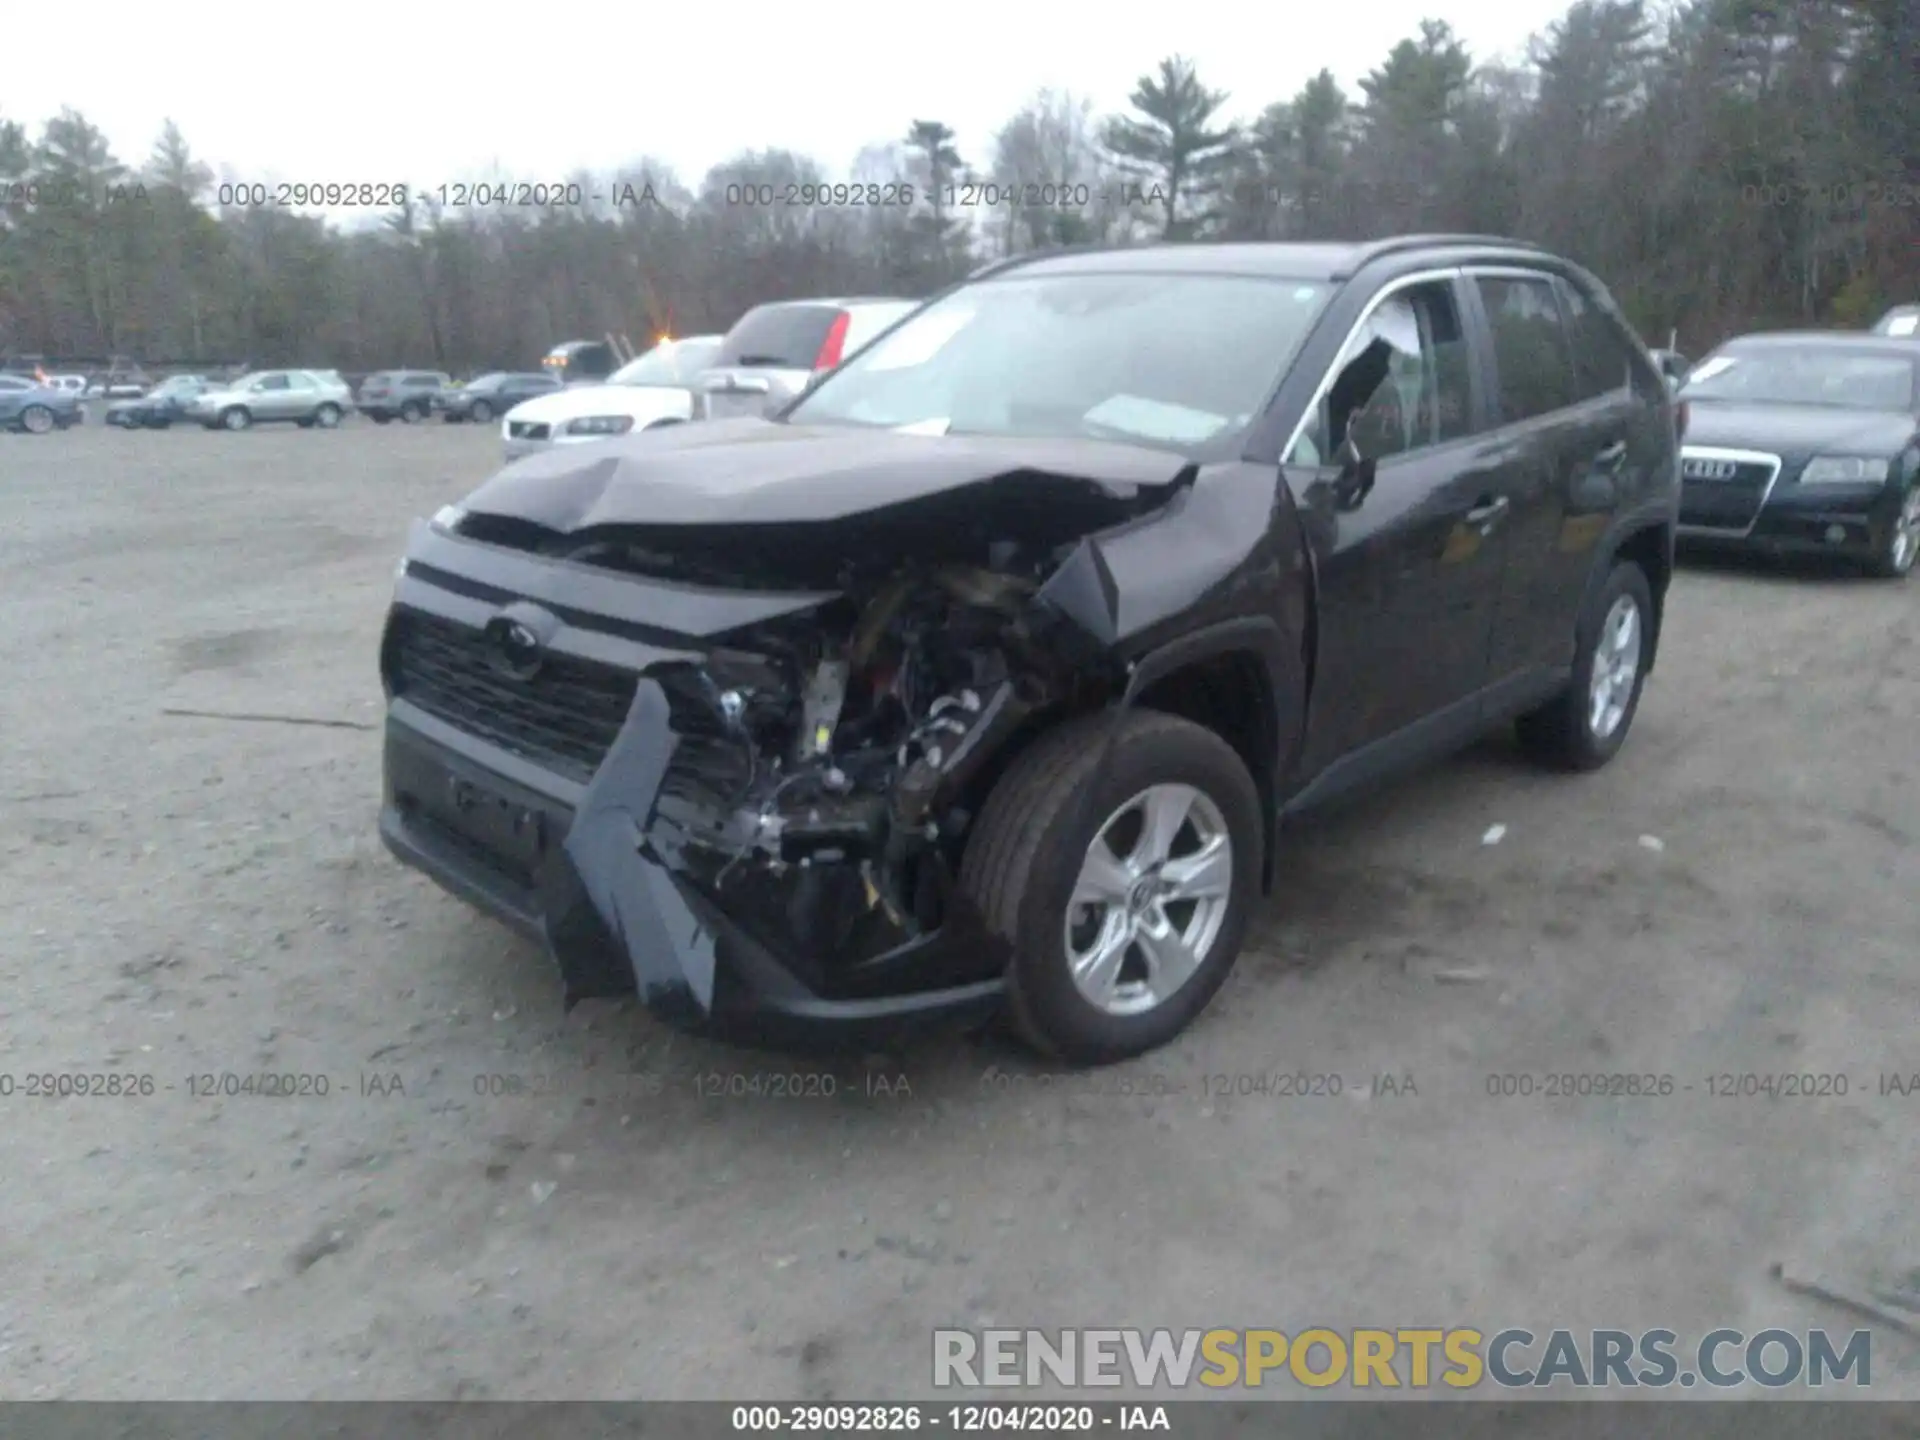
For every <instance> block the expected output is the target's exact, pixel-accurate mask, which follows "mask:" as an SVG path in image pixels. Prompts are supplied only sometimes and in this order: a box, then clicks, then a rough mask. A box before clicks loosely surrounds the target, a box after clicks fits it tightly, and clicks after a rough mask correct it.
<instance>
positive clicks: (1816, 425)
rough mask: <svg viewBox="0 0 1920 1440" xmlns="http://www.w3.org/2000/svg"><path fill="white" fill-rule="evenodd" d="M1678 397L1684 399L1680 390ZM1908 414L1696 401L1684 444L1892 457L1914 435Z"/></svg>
mask: <svg viewBox="0 0 1920 1440" xmlns="http://www.w3.org/2000/svg"><path fill="white" fill-rule="evenodd" d="M1680 398H1681V399H1682V400H1685V399H1686V398H1687V394H1686V392H1685V391H1684V390H1683V391H1681V392H1680ZM1914 429H1915V421H1914V418H1913V417H1912V416H1911V415H1902V414H1898V413H1895V412H1884V413H1883V412H1881V411H1878V410H1842V409H1839V408H1837V407H1834V406H1826V405H1734V404H1729V403H1728V402H1726V401H1724V400H1695V401H1693V402H1692V404H1691V414H1690V415H1689V417H1688V420H1687V434H1686V439H1685V440H1684V441H1682V444H1683V445H1688V446H1694V445H1700V446H1714V447H1720V448H1725V449H1733V450H1764V451H1768V452H1770V453H1772V454H1775V455H1782V456H1785V457H1787V458H1788V459H1803V458H1805V457H1807V456H1810V455H1815V454H1820V455H1870V456H1882V455H1884V456H1892V455H1896V454H1898V453H1899V452H1900V449H1901V447H1902V446H1903V445H1905V444H1906V442H1907V441H1908V440H1909V439H1911V438H1912V437H1913V432H1914Z"/></svg>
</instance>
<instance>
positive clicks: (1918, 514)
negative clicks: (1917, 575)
mask: <svg viewBox="0 0 1920 1440" xmlns="http://www.w3.org/2000/svg"><path fill="white" fill-rule="evenodd" d="M1915 556H1920V484H1916V485H1915V486H1914V488H1913V491H1912V493H1911V494H1909V495H1908V496H1907V500H1906V503H1905V504H1904V505H1902V506H1901V507H1900V514H1899V517H1898V518H1897V519H1895V521H1894V522H1893V542H1892V550H1891V553H1890V554H1889V555H1888V557H1887V558H1888V559H1889V560H1890V561H1892V564H1893V573H1894V574H1896V575H1904V574H1906V573H1907V572H1908V571H1909V570H1911V569H1912V568H1913V561H1914V557H1915Z"/></svg>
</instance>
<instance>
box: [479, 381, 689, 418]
mask: <svg viewBox="0 0 1920 1440" xmlns="http://www.w3.org/2000/svg"><path fill="white" fill-rule="evenodd" d="M507 413H508V415H509V416H511V418H513V419H515V420H530V421H532V422H534V423H535V424H546V425H558V424H561V423H563V422H565V421H568V420H579V419H583V418H585V417H586V416H589V415H630V416H632V417H633V420H634V423H635V424H637V425H646V424H650V423H651V422H653V421H655V420H667V419H674V420H685V419H687V418H689V417H690V416H691V415H692V414H693V392H692V391H690V390H682V389H680V388H678V387H677V386H672V385H580V386H576V387H574V388H572V389H570V390H556V391H555V392H554V393H553V394H551V395H536V396H535V397H534V398H533V399H531V400H523V401H521V402H520V403H519V404H518V405H516V406H514V407H513V409H512V410H510V411H508V412H507Z"/></svg>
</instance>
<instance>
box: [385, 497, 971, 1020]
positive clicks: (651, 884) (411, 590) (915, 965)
mask: <svg viewBox="0 0 1920 1440" xmlns="http://www.w3.org/2000/svg"><path fill="white" fill-rule="evenodd" d="M395 599H396V607H395V612H394V618H393V619H392V620H390V622H389V628H388V636H387V641H386V645H385V647H384V654H383V665H385V666H386V667H387V671H388V679H389V683H390V690H391V699H390V702H389V709H388V717H387V727H386V753H385V796H384V803H383V807H382V812H381V817H380V832H381V836H382V838H383V840H384V841H385V843H386V845H387V847H388V848H389V849H390V850H391V851H392V852H393V853H394V854H395V855H396V856H397V857H398V858H399V859H401V860H402V861H404V862H405V863H407V864H408V865H411V866H413V867H415V868H417V869H419V870H421V871H423V872H424V873H426V874H427V875H428V876H430V877H431V878H433V879H434V880H436V881H437V882H438V883H439V884H441V885H442V886H443V887H445V888H446V889H447V890H449V891H451V892H452V893H454V894H455V895H457V896H459V897H461V898H462V899H465V900H467V901H468V902H470V903H471V904H473V905H475V906H476V907H478V908H480V909H482V910H484V911H486V912H488V913H490V914H492V915H494V916H495V917H497V918H499V919H500V920H503V921H504V922H506V923H507V924H508V925H509V926H511V927H512V928H514V929H515V930H517V931H519V932H520V933H521V934H523V935H525V936H527V937H529V938H531V939H533V940H534V941H536V942H537V943H539V944H541V945H542V946H543V947H544V948H545V949H546V950H547V951H548V952H549V953H550V955H551V956H552V958H553V960H554V961H555V963H556V964H557V966H558V969H559V971H560V974H561V977H562V979H563V982H564V985H565V991H566V999H567V1002H568V1004H570V1005H571V1004H572V1003H575V1002H577V1001H579V1000H583V999H589V998H600V997H615V996H621V995H630V994H638V996H639V997H640V999H641V1000H642V1001H643V1002H644V1003H645V1004H646V1005H647V1007H648V1008H649V1009H650V1010H652V1011H653V1012H654V1013H655V1014H656V1015H657V1016H659V1017H660V1018H661V1019H662V1020H665V1021H667V1022H668V1023H671V1024H674V1025H676V1026H679V1027H681V1028H684V1029H688V1030H693V1031H697V1032H700V1033H707V1034H712V1035H715V1036H716V1037H719V1038H723V1039H729V1040H737V1041H742V1042H746V1043H755V1044H768V1045H777V1046H782V1047H785V1046H801V1045H809V1044H815V1043H869V1042H872V1041H876V1040H879V1039H883V1038H885V1037H888V1036H892V1035H896V1034H898V1033H900V1032H902V1031H904V1030H911V1029H916V1028H922V1027H927V1026H932V1025H964V1024H971V1023H977V1022H979V1021H984V1020H985V1019H986V1018H988V1017H989V1016H990V1015H991V1014H992V1013H993V1012H994V1010H995V1009H997V1007H998V1005H999V1003H1000V1000H1001V995H1002V982H1001V980H1000V976H1001V975H1002V973H1003V972H1004V970H1005V966H1006V956H1005V954H1004V953H1002V947H1000V946H999V945H998V944H997V942H994V941H993V940H991V939H990V938H989V936H988V935H987V934H986V932H985V930H984V927H982V926H981V925H980V924H979V923H978V921H977V919H976V918H975V917H974V916H972V915H971V914H970V913H969V912H968V909H967V907H966V906H965V904H964V902H963V901H961V900H960V898H959V897H958V895H957V894H956V893H955V892H954V891H953V890H952V889H951V888H950V887H942V893H941V896H940V900H941V904H940V914H939V923H938V924H937V925H935V926H927V925H923V924H916V923H915V921H914V920H913V918H912V917H910V916H908V915H903V914H900V913H898V910H897V908H896V907H894V906H893V905H891V904H886V903H876V899H877V897H876V896H875V894H874V891H873V888H872V885H871V883H870V881H868V880H867V879H865V878H864V877H863V876H862V875H861V873H860V872H859V871H858V870H857V869H856V868H855V867H853V866H851V865H845V864H842V865H826V864H821V865H809V864H807V863H805V862H804V861H802V862H800V863H795V864H771V865H770V864H768V863H766V862H765V861H764V860H763V859H760V858H755V859H752V860H747V861H744V862H743V861H742V860H741V858H740V856H739V855H738V854H735V855H734V856H733V857H732V858H731V859H729V858H728V856H727V854H726V853H725V852H724V851H722V850H720V849H717V848H715V847H713V846H711V845H708V844H705V843H704V842H703V839H702V836H701V835H700V834H699V833H698V832H699V831H700V829H701V828H702V826H703V825H712V826H715V827H718V826H721V825H724V824H725V823H728V817H726V816H724V815H723V814H722V813H721V812H722V807H720V806H718V805H709V804H703V803H701V800H700V792H699V789H698V786H697V784H694V785H690V784H689V778H690V777H691V776H693V775H694V774H695V772H696V771H697V769H698V767H697V766H696V765H693V764H691V763H690V760H691V755H690V751H691V749H692V748H694V747H696V746H697V741H695V740H690V739H689V738H688V737H686V736H684V735H682V734H680V733H677V731H676V727H675V724H674V721H673V714H672V705H671V702H670V699H669V695H668V692H667V690H666V689H665V688H663V686H662V685H661V684H660V683H659V682H658V681H656V680H655V679H653V678H651V676H652V673H654V672H655V671H656V670H657V667H659V666H660V665H662V664H663V663H671V662H672V661H674V660H675V659H677V658H682V657H683V656H684V655H685V654H686V653H687V652H686V651H685V650H683V649H681V648H679V647H683V646H687V645H689V644H691V643H692V642H694V641H697V640H699V639H700V638H702V635H703V633H711V632H716V631H719V630H723V629H726V628H730V627H732V626H735V625H738V624H740V623H744V622H745V621H749V620H751V619H752V618H754V616H753V615H752V614H751V613H748V612H752V611H755V610H759V611H765V612H767V613H774V612H777V611H778V610H780V609H781V608H782V607H786V608H794V607H798V606H803V605H805V604H806V603H808V601H809V597H805V596H797V597H781V596H766V595H735V596H730V597H721V596H716V595H715V593H714V592H711V591H708V592H700V591H696V590H692V589H691V588H687V587H674V586H668V585H664V584H656V583H653V582H647V581H636V580H634V579H632V578H630V577H625V576H604V577H602V576H592V577H583V576H582V575H581V574H580V572H579V570H578V569H576V568H573V567H565V566H561V565H558V564H555V563H553V562H550V561H547V560H544V559H542V558H540V557H538V556H534V555H528V554H520V553H516V552H512V551H508V550H505V549H500V548H496V547H493V546H488V545H484V544H479V543H475V542H470V541H466V540H464V539H461V538H457V537H454V536H450V535H447V534H445V533H444V532H441V531H438V530H434V529H431V528H430V527H426V526H422V527H420V528H418V529H417V530H416V531H415V534H414V537H413V543H412V545H411V546H410V549H409V563H408V565H407V567H405V569H404V570H403V573H402V575H401V577H400V579H399V582H398V590H397V593H396V597H395ZM583 605H584V606H585V607H586V608H584V609H583V608H582V607H583ZM548 606H551V608H550V609H549V608H546V607H548ZM503 614H504V615H524V617H525V619H526V620H527V622H529V623H530V624H532V625H533V627H534V628H535V629H538V630H541V631H542V632H543V633H541V635H540V639H541V641H542V642H543V644H544V647H545V653H546V655H547V656H548V672H549V673H548V675H547V677H546V678H545V679H544V681H543V683H544V684H545V686H546V690H547V692H549V694H548V697H547V698H541V699H536V698H535V697H536V691H537V690H538V687H528V686H526V684H525V682H524V681H521V680H516V679H515V678H514V677H513V676H511V675H509V674H507V673H504V671H502V672H500V673H497V674H488V673H483V672H482V671H481V670H480V669H478V668H477V662H475V663H469V662H468V661H463V660H461V659H460V658H459V656H458V654H457V653H456V650H455V648H454V647H455V643H456V641H458V642H460V643H467V642H471V641H472V640H474V638H475V637H484V636H487V635H489V634H493V635H498V634H499V633H500V630H499V626H500V621H501V618H502V616H503ZM562 617H564V618H562ZM408 627H412V629H411V631H409V630H408ZM489 627H493V629H492V630H490V629H489ZM409 636H411V638H409ZM406 646H410V647H411V649H410V650H409V651H408V654H409V655H411V657H412V658H411V659H407V658H405V657H401V658H398V659H397V658H396V654H397V652H398V651H399V650H400V649H402V648H404V647H406ZM396 666H398V667H399V668H400V669H402V670H404V671H405V672H406V673H404V674H401V675H396V673H395V669H396ZM409 667H411V668H409ZM619 676H625V677H627V680H628V682H629V683H630V685H631V692H630V697H631V698H630V700H629V699H627V698H626V697H627V692H626V691H625V690H622V689H619V688H618V686H617V684H608V683H603V682H609V681H610V680H611V679H612V678H613V677H619ZM396 682H397V683H396ZM516 686H519V687H521V688H515V687H516ZM596 686H598V687H599V688H597V689H596V688H595V687H596ZM623 702H624V713H622V708H621V707H622V703H623ZM462 705H471V706H472V714H471V717H470V718H469V717H468V716H466V715H465V714H464V712H462V711H461V709H460V707H461V706H462ZM542 706H545V707H547V708H545V709H542V708H541V707H542ZM542 727H544V729H543V728H542ZM596 727H597V729H596ZM602 742H605V743H604V748H601V745H602ZM543 747H544V748H543Z"/></svg>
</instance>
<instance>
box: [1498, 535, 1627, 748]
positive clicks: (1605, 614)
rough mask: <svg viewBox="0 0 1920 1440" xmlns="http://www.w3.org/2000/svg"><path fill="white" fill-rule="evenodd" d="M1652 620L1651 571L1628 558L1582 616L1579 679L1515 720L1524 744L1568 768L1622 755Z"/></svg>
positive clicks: (1576, 671) (1576, 675) (1577, 663)
mask: <svg viewBox="0 0 1920 1440" xmlns="http://www.w3.org/2000/svg"><path fill="white" fill-rule="evenodd" d="M1652 621H1653V591H1652V589H1651V588H1650V587H1649V586H1648V584H1647V576H1646V572H1645V571H1644V570H1642V569H1641V568H1640V567H1639V566H1638V565H1635V564H1633V563H1632V562H1631V561H1621V562H1620V563H1618V564H1616V565H1615V566H1614V567H1613V570H1612V572H1611V573H1610V574H1609V575H1608V576H1607V579H1606V583H1605V584H1603V585H1602V586H1601V587H1600V589H1599V591H1598V592H1596V594H1595V595H1594V597H1593V600H1592V602H1591V603H1590V604H1589V605H1588V606H1587V608H1586V610H1585V612H1584V613H1582V615H1581V617H1580V623H1579V627H1578V630H1577V632H1576V642H1575V650H1574V661H1573V678H1572V681H1571V682H1570V683H1569V684H1568V686H1567V688H1566V689H1565V690H1564V691H1562V692H1561V693H1560V694H1559V695H1558V696H1556V697H1555V698H1554V699H1552V700H1550V701H1548V702H1547V703H1546V704H1545V705H1542V706H1540V707H1539V708H1538V709H1537V710H1531V711H1529V712H1528V713H1527V714H1525V715H1522V716H1521V717H1520V718H1519V720H1518V721H1516V722H1515V725H1514V731H1515V734H1516V735H1517V736H1518V737H1519V740H1520V748H1521V749H1522V750H1524V751H1526V753H1527V754H1528V755H1529V756H1531V757H1532V758H1533V759H1535V760H1537V761H1539V762H1540V763H1541V764H1543V765H1547V766H1549V767H1551V768H1553V769H1555V770H1567V771H1586V770H1598V769H1599V768H1600V767H1601V766H1602V765H1604V764H1606V763H1607V762H1608V761H1609V760H1611V759H1612V758H1613V757H1614V756H1615V755H1616V754H1618V753H1619V751H1620V747H1621V746H1622V745H1623V744H1625V743H1626V738H1627V731H1628V730H1629V729H1630V728H1631V727H1632V725H1633V717H1634V715H1635V713H1636V712H1637V711H1638V710H1639V708H1640V691H1641V689H1642V687H1643V686H1644V685H1645V684H1646V679H1647V659H1648V657H1649V655H1650V653H1651V646H1650V640H1651V637H1652V634H1653V630H1652ZM1628 627H1630V628H1631V630H1632V638H1631V641H1630V642H1629V641H1628V640H1627V638H1626V636H1625V629H1626V628H1628Z"/></svg>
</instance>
